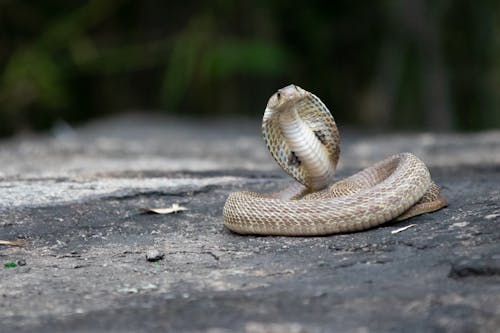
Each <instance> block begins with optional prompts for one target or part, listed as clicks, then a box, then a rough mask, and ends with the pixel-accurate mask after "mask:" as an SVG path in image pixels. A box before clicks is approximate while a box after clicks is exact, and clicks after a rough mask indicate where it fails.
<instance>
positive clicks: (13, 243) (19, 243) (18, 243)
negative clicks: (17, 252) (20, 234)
mask: <svg viewBox="0 0 500 333" xmlns="http://www.w3.org/2000/svg"><path fill="white" fill-rule="evenodd" d="M0 245H9V246H23V245H28V242H27V241H23V240H18V241H7V240H0Z"/></svg>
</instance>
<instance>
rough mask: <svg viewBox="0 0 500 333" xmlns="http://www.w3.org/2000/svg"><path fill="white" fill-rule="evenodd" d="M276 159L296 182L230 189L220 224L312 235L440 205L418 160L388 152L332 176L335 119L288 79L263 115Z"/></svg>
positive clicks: (366, 225) (336, 150)
mask: <svg viewBox="0 0 500 333" xmlns="http://www.w3.org/2000/svg"><path fill="white" fill-rule="evenodd" d="M262 129H263V134H264V140H265V141H266V145H267V147H268V149H269V151H270V152H271V154H272V156H273V157H274V159H275V160H276V162H277V163H278V164H279V165H280V166H281V167H282V168H283V169H284V170H285V171H286V172H287V173H288V174H289V175H290V176H291V177H292V178H294V179H295V180H296V182H295V183H294V184H292V185H290V186H289V187H287V188H285V189H284V190H282V191H280V192H275V193H269V194H263V193H255V192H236V193H231V194H230V195H229V197H228V199H227V201H226V203H225V205H224V211H223V216H224V225H225V226H226V227H227V228H229V229H230V230H232V231H234V232H237V233H240V234H263V235H288V236H307V235H308V236H312V235H328V234H334V233H340V232H350V231H358V230H364V229H368V228H371V227H374V226H376V225H380V224H382V223H385V222H387V221H390V220H394V219H396V220H403V219H407V218H410V217H413V216H415V215H419V214H423V213H429V212H432V211H435V210H438V209H440V208H442V207H445V206H446V205H447V201H446V199H445V198H444V197H443V196H442V195H441V193H440V189H439V187H438V186H437V185H436V184H435V183H434V182H433V181H432V180H431V178H430V173H429V170H428V169H427V167H426V166H425V164H424V163H423V162H422V161H421V160H420V159H419V158H417V157H416V156H415V155H413V154H411V153H401V154H397V155H393V156H391V157H388V158H386V159H384V160H383V161H380V162H378V163H376V164H374V165H372V166H370V167H368V168H366V169H364V170H362V171H360V172H358V173H356V174H354V175H352V176H350V177H348V178H345V179H343V180H340V181H338V182H335V183H333V182H332V178H333V174H334V171H335V168H336V165H337V161H338V158H339V154H340V149H339V145H340V140H339V133H338V129H337V126H336V124H335V120H334V119H333V117H332V115H331V114H330V112H329V111H328V109H327V108H326V106H325V105H324V104H323V102H322V101H321V100H320V99H319V98H318V97H316V96H315V95H313V94H311V93H310V92H307V91H305V90H304V89H302V88H300V87H298V86H295V85H290V86H287V87H285V88H282V89H280V90H278V91H277V92H276V93H275V94H274V95H273V96H271V98H270V99H269V102H268V104H267V107H266V111H265V113H264V119H263V122H262Z"/></svg>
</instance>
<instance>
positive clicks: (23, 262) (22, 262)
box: [17, 259, 26, 266]
mask: <svg viewBox="0 0 500 333" xmlns="http://www.w3.org/2000/svg"><path fill="white" fill-rule="evenodd" d="M17 265H18V266H25V265H26V260H24V259H19V260H18V261H17Z"/></svg>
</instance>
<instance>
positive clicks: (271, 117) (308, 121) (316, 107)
mask: <svg viewBox="0 0 500 333" xmlns="http://www.w3.org/2000/svg"><path fill="white" fill-rule="evenodd" d="M262 132H263V134H264V141H265V142H266V145H267V148H268V149H269V151H270V152H271V155H272V156H273V158H274V159H275V160H276V162H278V164H279V165H280V166H281V167H282V168H283V169H284V170H285V171H286V172H287V173H288V174H289V175H290V176H291V177H293V178H294V179H295V180H296V181H298V182H299V183H301V184H303V185H305V186H306V187H308V188H311V189H313V190H319V189H322V188H325V187H326V186H328V185H329V184H330V182H331V178H332V177H333V174H334V171H335V168H336V165H337V162H338V157H339V154H340V149H339V145H340V139H339V133H338V130H337V126H336V124H335V120H334V119H333V116H332V115H331V113H330V111H329V110H328V108H327V107H326V106H325V104H324V103H323V102H322V101H321V100H320V99H319V98H318V97H316V96H315V95H314V94H312V93H310V92H308V91H306V90H304V89H302V88H300V87H299V86H296V85H293V84H291V85H289V86H286V87H284V88H282V89H279V90H278V91H277V92H276V93H274V94H273V95H272V96H271V97H270V98H269V101H268V103H267V106H266V110H265V112H264V118H263V121H262Z"/></svg>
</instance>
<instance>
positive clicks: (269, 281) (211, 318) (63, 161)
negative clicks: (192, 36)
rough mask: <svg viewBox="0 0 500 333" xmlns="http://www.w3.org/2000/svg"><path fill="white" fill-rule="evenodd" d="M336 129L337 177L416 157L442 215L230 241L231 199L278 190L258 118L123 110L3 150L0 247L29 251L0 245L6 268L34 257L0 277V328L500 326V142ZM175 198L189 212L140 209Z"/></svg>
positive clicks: (279, 180) (282, 178) (497, 135)
mask: <svg viewBox="0 0 500 333" xmlns="http://www.w3.org/2000/svg"><path fill="white" fill-rule="evenodd" d="M341 134H342V144H343V148H342V156H341V163H340V167H339V171H338V176H339V177H345V176H348V175H350V174H352V173H353V172H355V171H357V170H359V169H360V168H362V167H365V166H367V165H368V164H370V163H373V162H375V161H377V160H380V159H382V158H384V157H386V156H387V155H390V154H393V153H397V152H401V151H412V152H414V153H416V154H417V155H418V156H420V157H421V158H422V159H423V160H424V161H425V162H426V163H427V164H428V165H429V166H430V169H431V173H432V175H433V178H434V179H435V180H436V181H437V183H438V184H440V185H442V187H443V191H444V194H445V196H446V197H447V198H448V199H449V202H450V205H449V207H447V208H445V209H443V210H440V211H438V212H435V213H433V214H426V215H422V216H419V217H415V218H413V219H411V220H409V221H404V222H401V223H388V224H386V225H383V226H381V227H379V228H374V229H371V230H368V231H364V232H359V233H351V234H341V235H334V236H329V237H291V238H287V237H254V236H240V235H236V234H233V233H231V232H229V231H228V230H227V229H225V228H224V227H223V225H222V207H223V205H224V201H225V199H226V198H227V196H228V194H229V193H230V192H232V191H240V190H255V191H274V190H276V189H278V188H281V187H283V186H285V185H286V184H287V183H288V182H289V180H288V178H287V177H286V175H285V174H284V173H283V172H282V171H280V170H279V169H278V168H277V167H276V166H275V164H274V162H273V160H272V158H271V156H270V155H269V153H267V151H266V148H265V147H264V145H263V143H262V139H261V136H260V120H258V119H255V120H252V121H245V120H239V121H226V122H215V121H214V122H213V123H210V122H199V123H196V122H185V121H179V120H175V119H171V118H161V117H141V116H127V117H121V118H115V119H110V120H107V121H100V122H97V123H94V124H90V125H88V126H86V127H84V128H80V129H76V130H75V131H74V132H72V133H71V135H69V136H68V135H64V136H61V135H56V136H54V137H48V136H43V135H42V136H38V137H17V138H14V139H11V140H8V141H4V142H1V143H0V163H1V165H2V168H1V171H0V239H5V240H15V239H17V237H18V236H19V235H22V236H23V238H26V240H27V241H29V245H27V246H24V247H0V257H1V258H3V262H8V261H13V260H16V259H17V258H23V260H25V261H27V262H29V265H27V266H25V267H18V268H17V269H0V281H1V283H0V295H1V302H0V322H1V325H2V326H1V330H2V331H6V332H7V331H9V332H10V331H11V332H14V331H15V332H67V331H75V332H89V331H97V332H103V331H114V332H121V331H127V332H158V331H169V332H267V331H273V332H274V331H276V332H281V331H284V332H310V333H311V332H332V331H334V332H387V331H391V332H409V331H410V332H411V331H420V332H429V331H430V332H436V331H438V332H439V331H453V332H466V331H481V332H493V331H495V330H496V329H497V328H498V327H500V319H499V318H500V275H499V274H498V267H499V264H498V260H499V259H500V247H499V243H498V240H499V239H500V228H498V221H499V216H500V206H499V202H500V132H499V131H490V132H483V133H476V134H463V135H462V134H410V135H406V134H383V135H377V136H365V135H362V134H361V133H359V132H355V131H352V130H351V131H344V130H343V129H342V128H341ZM174 203H177V204H179V205H182V206H184V207H187V208H188V210H187V211H184V212H181V213H177V214H166V215H148V214H143V213H142V208H144V207H170V206H171V205H172V204H174ZM410 224H415V226H414V227H412V228H409V229H406V230H405V231H403V232H399V233H396V234H392V233H391V231H394V230H397V229H400V228H402V227H405V226H408V225H410ZM151 249H162V251H163V252H161V253H160V254H163V253H164V254H166V255H168V264H167V263H166V262H165V261H157V262H155V263H154V264H151V263H150V262H148V261H147V260H144V256H145V254H146V255H150V254H149V253H148V251H149V250H151ZM158 252H159V251H158ZM151 257H156V255H152V256H151ZM76 267H78V269H74V268H76Z"/></svg>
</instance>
